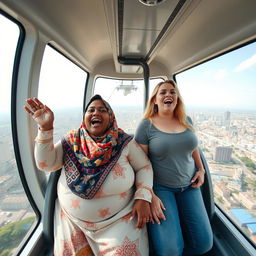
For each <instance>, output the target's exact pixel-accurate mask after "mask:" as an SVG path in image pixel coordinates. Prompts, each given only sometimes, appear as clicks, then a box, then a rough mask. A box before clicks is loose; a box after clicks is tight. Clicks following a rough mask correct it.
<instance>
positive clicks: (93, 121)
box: [91, 119, 101, 124]
mask: <svg viewBox="0 0 256 256" xmlns="http://www.w3.org/2000/svg"><path fill="white" fill-rule="evenodd" d="M100 122H101V120H99V119H94V120H92V121H91V123H92V124H96V123H100Z"/></svg>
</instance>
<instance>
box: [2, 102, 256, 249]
mask: <svg viewBox="0 0 256 256" xmlns="http://www.w3.org/2000/svg"><path fill="white" fill-rule="evenodd" d="M113 109H114V111H115V114H116V117H117V122H118V125H119V127H120V128H122V129H124V130H125V131H126V132H127V133H129V134H134V132H135V130H136V127H137V125H138V123H139V121H140V119H141V116H142V109H141V110H138V108H122V107H114V106H113ZM69 113H70V114H69ZM75 113H76V114H74V111H72V112H67V111H66V112H58V113H57V114H56V116H57V117H56V123H55V132H54V134H55V141H57V140H58V139H60V138H61V136H62V135H64V134H66V132H68V131H69V130H70V129H73V128H76V127H78V126H79V125H80V123H81V121H82V118H81V116H82V113H80V111H77V112H75ZM188 115H189V116H190V117H191V118H192V120H193V123H194V127H195V130H196V133H197V136H198V138H199V141H200V147H201V149H202V150H203V152H204V155H205V158H206V160H207V163H208V167H209V170H210V173H211V178H212V184H213V190H214V200H215V203H216V204H217V205H218V206H219V208H220V209H221V210H222V211H224V213H226V215H227V216H229V217H230V219H231V220H232V221H233V222H234V223H236V224H237V226H238V227H239V228H240V229H241V230H242V231H243V232H244V233H245V234H246V235H247V237H249V238H250V239H251V240H252V241H253V242H254V243H255V244H256V112H249V111H247V112H245V111H235V110H229V111H227V110H218V111H216V110H200V109H197V110H196V109H195V110H190V111H189V112H188ZM69 117H70V118H69ZM2 120H3V121H1V123H0V132H1V139H0V149H1V155H0V192H1V194H0V209H1V212H0V227H3V226H5V225H7V224H9V223H13V222H17V221H19V220H22V219H24V218H27V217H31V216H34V217H35V214H34V212H33V210H32V208H31V206H30V204H29V202H28V200H27V197H26V195H25V193H24V189H23V187H22V185H21V182H20V178H19V176H18V175H17V167H16V161H15V158H14V153H13V146H12V136H11V129H10V122H9V121H8V120H9V119H8V118H7V119H6V120H5V119H2ZM71 124H72V126H73V127H71V126H70V125H71Z"/></svg>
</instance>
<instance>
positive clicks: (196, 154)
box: [192, 148, 204, 171]
mask: <svg viewBox="0 0 256 256" xmlns="http://www.w3.org/2000/svg"><path fill="white" fill-rule="evenodd" d="M192 157H193V159H194V161H195V164H196V167H197V169H198V170H203V171H204V166H203V163H202V160H201V157H200V153H199V149H198V148H196V149H195V150H194V152H193V153H192Z"/></svg>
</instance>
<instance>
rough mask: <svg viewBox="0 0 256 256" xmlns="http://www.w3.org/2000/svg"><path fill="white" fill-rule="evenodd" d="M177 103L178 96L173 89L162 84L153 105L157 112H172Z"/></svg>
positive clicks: (169, 85)
mask: <svg viewBox="0 0 256 256" xmlns="http://www.w3.org/2000/svg"><path fill="white" fill-rule="evenodd" d="M177 103H178V95H177V92H176V89H175V87H174V86H173V85H172V84H170V83H163V84H162V85H161V86H160V87H159V89H158V92H157V94H156V98H155V104H157V106H158V111H160V112H162V111H163V112H165V111H172V112H173V111H174V109H175V107H176V106H177Z"/></svg>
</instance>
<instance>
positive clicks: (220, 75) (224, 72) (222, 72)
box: [215, 69, 228, 80]
mask: <svg viewBox="0 0 256 256" xmlns="http://www.w3.org/2000/svg"><path fill="white" fill-rule="evenodd" d="M227 74H228V72H227V70H225V69H219V70H218V71H217V73H216V74H215V79H217V80H220V79H223V78H224V77H226V76H227Z"/></svg>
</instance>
